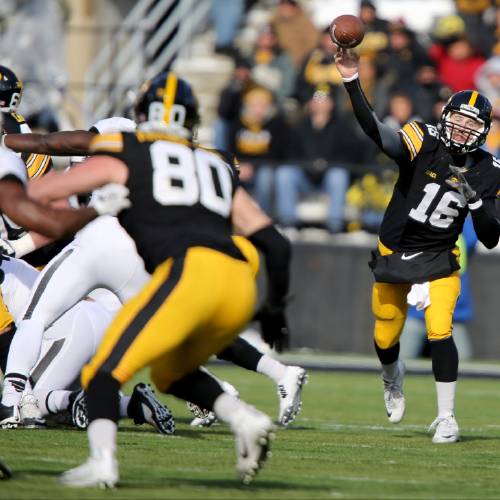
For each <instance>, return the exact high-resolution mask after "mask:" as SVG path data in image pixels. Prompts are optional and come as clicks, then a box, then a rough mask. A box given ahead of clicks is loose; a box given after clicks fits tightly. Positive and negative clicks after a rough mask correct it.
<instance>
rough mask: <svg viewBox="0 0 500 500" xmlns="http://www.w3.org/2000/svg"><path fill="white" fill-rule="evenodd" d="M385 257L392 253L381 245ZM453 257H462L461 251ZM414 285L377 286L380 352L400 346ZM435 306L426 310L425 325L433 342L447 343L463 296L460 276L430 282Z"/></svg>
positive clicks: (376, 332)
mask: <svg viewBox="0 0 500 500" xmlns="http://www.w3.org/2000/svg"><path fill="white" fill-rule="evenodd" d="M378 249H379V251H380V253H381V254H382V255H389V254H391V253H393V252H392V250H391V249H390V248H388V247H386V246H385V245H384V244H383V243H382V242H381V241H379V244H378ZM453 253H455V254H456V255H457V258H458V256H459V251H458V248H456V249H454V250H453ZM410 288H411V284H410V283H408V284H407V283H403V284H394V283H375V284H374V285H373V289H372V312H373V314H374V316H375V328H374V337H375V343H376V344H377V346H378V347H380V349H389V348H390V347H392V346H394V345H396V344H397V342H398V341H399V337H400V336H401V332H402V331H403V327H404V324H405V321H406V314H407V312H408V303H407V295H408V293H409V291H410ZM429 295H430V300H431V304H430V305H429V307H427V308H426V309H425V312H424V314H425V325H426V330H427V337H428V338H429V340H443V339H445V338H447V337H449V336H450V335H451V334H452V325H453V312H454V311H455V306H456V303H457V300H458V296H459V295H460V275H459V273H458V272H454V273H453V274H451V275H450V276H447V277H446V278H440V279H437V280H432V281H430V282H429Z"/></svg>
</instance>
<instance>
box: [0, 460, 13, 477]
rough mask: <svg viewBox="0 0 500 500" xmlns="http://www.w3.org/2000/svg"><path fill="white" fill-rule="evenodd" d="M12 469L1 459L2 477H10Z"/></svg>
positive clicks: (0, 475) (0, 469) (0, 471)
mask: <svg viewBox="0 0 500 500" xmlns="http://www.w3.org/2000/svg"><path fill="white" fill-rule="evenodd" d="M11 477H12V471H11V470H10V469H9V468H8V467H7V466H6V465H5V464H4V463H3V462H2V461H1V460H0V479H10V478H11Z"/></svg>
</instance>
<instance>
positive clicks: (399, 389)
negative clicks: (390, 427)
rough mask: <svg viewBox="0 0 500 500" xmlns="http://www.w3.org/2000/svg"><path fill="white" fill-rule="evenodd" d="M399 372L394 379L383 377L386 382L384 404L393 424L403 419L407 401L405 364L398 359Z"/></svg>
mask: <svg viewBox="0 0 500 500" xmlns="http://www.w3.org/2000/svg"><path fill="white" fill-rule="evenodd" d="M398 369H399V370H398V374H397V376H396V378H394V379H393V380H388V379H385V378H383V377H382V380H383V382H384V404H385V410H386V412H387V418H388V419H389V422H391V423H392V424H397V423H399V422H401V420H403V417H404V414H405V409H406V403H405V397H404V394H403V379H404V375H405V365H404V363H403V362H402V361H401V360H398Z"/></svg>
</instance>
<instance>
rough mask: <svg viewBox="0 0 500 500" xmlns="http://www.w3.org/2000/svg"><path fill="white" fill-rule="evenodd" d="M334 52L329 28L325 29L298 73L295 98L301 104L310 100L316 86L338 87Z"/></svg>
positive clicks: (338, 80)
mask: <svg viewBox="0 0 500 500" xmlns="http://www.w3.org/2000/svg"><path fill="white" fill-rule="evenodd" d="M336 52H337V46H336V45H335V44H334V43H333V42H332V39H331V37H330V32H329V28H325V29H324V31H323V32H322V33H321V36H320V38H319V43H318V46H317V47H316V48H315V49H314V50H313V51H312V52H311V53H310V54H309V55H308V56H307V57H306V59H305V61H304V63H303V64H302V66H301V68H300V70H299V72H298V76H297V83H296V91H295V96H296V97H297V99H298V101H299V102H300V103H301V104H304V103H306V102H307V101H308V100H309V99H310V98H311V95H312V94H313V92H314V90H315V88H316V87H318V85H325V84H326V85H330V86H332V87H338V86H339V85H340V84H341V83H342V79H341V77H340V75H339V72H338V71H337V68H336V67H335V62H334V60H333V58H334V57H335V54H336Z"/></svg>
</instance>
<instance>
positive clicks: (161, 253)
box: [90, 132, 243, 272]
mask: <svg viewBox="0 0 500 500" xmlns="http://www.w3.org/2000/svg"><path fill="white" fill-rule="evenodd" d="M90 150H91V152H92V153H93V154H109V155H111V156H114V157H116V158H119V159H120V160H122V161H123V162H124V163H125V164H126V165H127V167H128V170H129V174H128V180H127V184H126V185H127V187H128V188H129V189H130V201H131V202H132V207H131V208H130V209H129V210H125V211H123V212H122V213H121V214H120V216H119V220H120V223H121V224H122V226H123V227H124V228H125V230H126V231H127V232H128V233H129V234H130V236H131V237H132V239H133V240H134V241H135V244H136V246H137V250H138V252H139V254H140V255H141V256H142V258H143V259H144V262H145V264H146V269H147V270H148V271H149V272H152V271H153V270H154V269H155V267H156V266H158V265H159V264H160V263H162V262H163V261H165V260H166V259H167V258H169V257H177V256H179V255H182V254H183V253H184V252H185V251H186V249H187V248H189V247H193V246H203V247H208V248H213V249H216V250H219V251H222V252H224V253H226V254H228V255H231V256H233V257H235V258H238V259H243V256H242V254H241V252H240V251H239V249H238V248H237V247H236V246H235V244H234V243H233V240H232V239H231V234H232V225H231V209H232V199H233V194H234V191H235V189H236V187H237V185H238V175H237V172H236V169H235V167H234V165H233V164H232V163H231V162H230V161H229V160H228V159H227V158H225V157H224V156H222V155H221V154H220V153H218V152H215V151H214V150H208V149H204V148H200V147H197V146H194V145H193V144H191V143H190V142H188V141H185V140H182V139H178V138H176V137H172V136H168V135H165V134H160V133H152V132H136V133H116V134H107V135H99V136H96V137H95V139H93V141H92V144H91V147H90Z"/></svg>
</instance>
